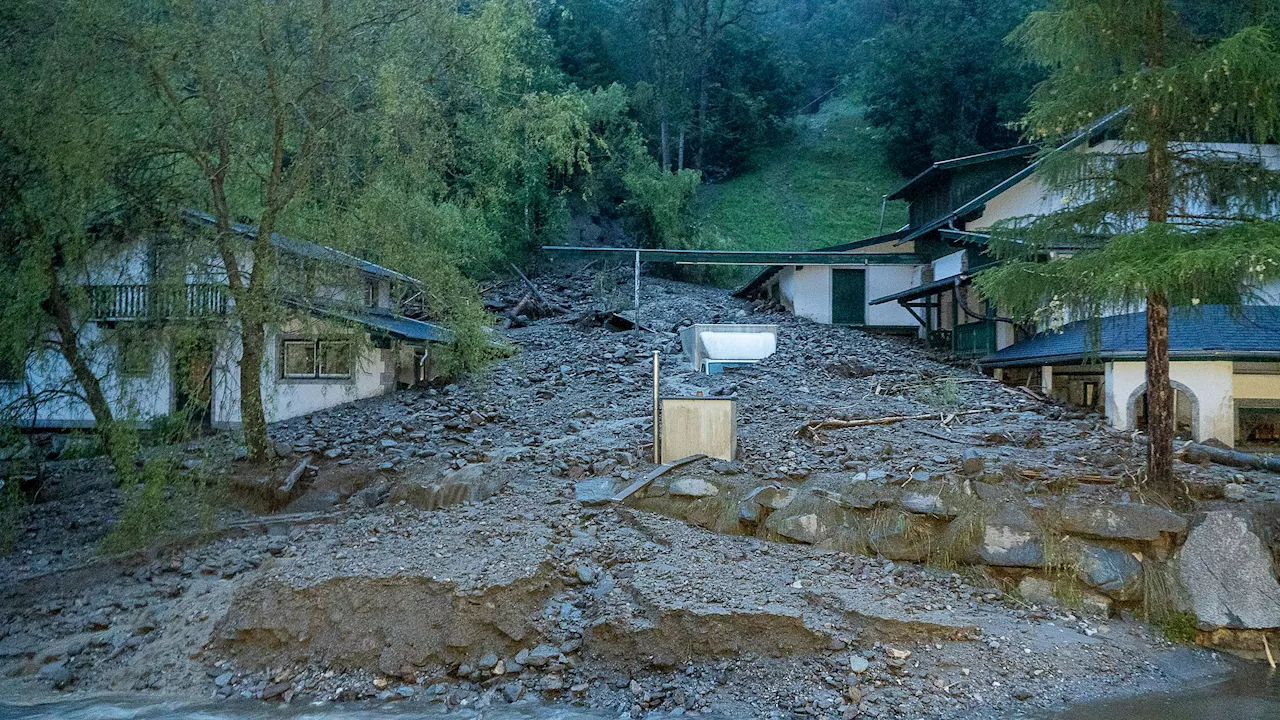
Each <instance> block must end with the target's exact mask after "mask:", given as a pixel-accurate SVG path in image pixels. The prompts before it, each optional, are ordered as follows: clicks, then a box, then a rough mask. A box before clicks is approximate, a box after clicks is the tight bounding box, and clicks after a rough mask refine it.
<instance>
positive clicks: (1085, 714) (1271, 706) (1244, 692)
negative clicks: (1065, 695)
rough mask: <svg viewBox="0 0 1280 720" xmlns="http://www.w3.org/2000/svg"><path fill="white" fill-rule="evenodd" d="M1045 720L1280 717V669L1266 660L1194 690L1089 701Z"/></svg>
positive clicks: (1247, 719)
mask: <svg viewBox="0 0 1280 720" xmlns="http://www.w3.org/2000/svg"><path fill="white" fill-rule="evenodd" d="M1039 717H1040V718H1043V719H1044V720H1280V673H1277V672H1275V671H1272V670H1270V669H1269V668H1267V667H1266V666H1265V665H1262V664H1260V663H1259V664H1250V665H1245V666H1242V667H1240V668H1239V669H1238V670H1236V672H1234V673H1233V674H1232V675H1231V676H1230V677H1228V678H1227V679H1225V680H1219V681H1218V682H1214V683H1212V684H1208V685H1204V686H1202V687H1198V688H1195V689H1191V690H1182V691H1178V692H1172V693H1159V694H1154V695H1142V696H1138V697H1133V698H1128V699H1124V700H1110V701H1107V702H1099V703H1087V704H1084V705H1078V706H1076V707H1074V708H1072V709H1070V710H1067V711H1065V712H1062V713H1058V714H1052V715H1042V716H1039Z"/></svg>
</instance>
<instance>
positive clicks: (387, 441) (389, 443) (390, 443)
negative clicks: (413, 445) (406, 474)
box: [378, 438, 400, 450]
mask: <svg viewBox="0 0 1280 720" xmlns="http://www.w3.org/2000/svg"><path fill="white" fill-rule="evenodd" d="M399 444H400V443H398V442H396V441H395V440H392V439H391V438H382V440H379V441H378V445H380V446H382V449H383V450H386V449H388V448H393V447H396V446H398V445H399Z"/></svg>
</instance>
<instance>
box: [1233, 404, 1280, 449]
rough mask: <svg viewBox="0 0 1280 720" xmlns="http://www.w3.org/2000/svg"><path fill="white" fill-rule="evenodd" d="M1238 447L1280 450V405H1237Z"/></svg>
mask: <svg viewBox="0 0 1280 720" xmlns="http://www.w3.org/2000/svg"><path fill="white" fill-rule="evenodd" d="M1236 447H1238V448H1241V449H1247V450H1265V451H1271V452H1275V451H1276V450H1280V407H1237V408H1236Z"/></svg>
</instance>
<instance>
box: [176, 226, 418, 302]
mask: <svg viewBox="0 0 1280 720" xmlns="http://www.w3.org/2000/svg"><path fill="white" fill-rule="evenodd" d="M182 214H183V217H185V218H186V219H188V220H190V221H193V222H198V223H201V224H204V225H210V226H212V225H214V224H215V223H216V222H217V221H216V220H215V219H214V217H213V216H212V215H210V214H208V213H206V212H201V211H199V210H184V211H183V212H182ZM231 230H232V231H233V232H235V233H237V234H239V235H243V236H245V237H247V238H253V237H255V236H256V235H257V234H258V229H257V228H256V227H253V226H252V225H245V224H243V223H236V224H234V225H232V226H231ZM271 244H272V245H273V246H275V247H277V248H279V249H281V250H284V251H285V252H288V253H291V254H293V255H297V256H299V257H303V258H307V259H309V260H319V261H322V262H329V263H333V264H335V265H343V266H345V267H350V268H355V269H357V270H360V271H361V272H365V273H368V274H370V275H376V276H378V277H385V278H390V279H392V280H400V281H403V282H407V283H412V284H414V285H421V284H422V282H420V281H418V280H415V279H414V278H411V277H409V276H408V275H404V274H403V273H398V272H396V271H395V270H392V269H390V268H385V267H382V266H381V265H377V264H375V263H371V262H369V261H368V260H362V259H361V258H358V257H356V256H354V255H348V254H347V253H344V252H342V251H341V250H337V249H334V248H331V247H329V246H328V245H321V244H319V243H314V242H311V241H310V240H299V239H298V238H292V237H289V236H287V235H282V234H280V233H277V232H273V233H271Z"/></svg>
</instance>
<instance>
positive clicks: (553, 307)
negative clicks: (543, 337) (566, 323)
mask: <svg viewBox="0 0 1280 720" xmlns="http://www.w3.org/2000/svg"><path fill="white" fill-rule="evenodd" d="M511 269H512V270H515V271H516V274H517V275H519V276H520V279H521V280H523V281H524V284H525V285H526V286H528V288H529V290H530V291H532V292H533V296H534V297H535V298H537V299H538V303H539V304H541V305H542V307H543V308H545V309H546V310H547V312H548V313H550V314H555V315H562V314H564V313H565V312H567V311H566V310H565V309H564V308H562V307H560V306H559V305H558V304H556V303H553V302H551V301H550V300H548V299H547V297H546V296H545V295H543V294H542V291H541V290H539V289H538V286H537V285H534V284H533V281H532V280H530V279H529V276H528V275H525V274H524V273H523V272H521V271H520V268H518V267H516V265H515V263H511Z"/></svg>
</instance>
